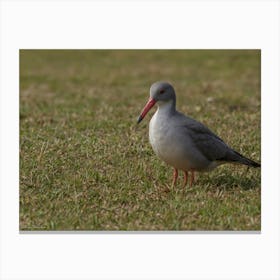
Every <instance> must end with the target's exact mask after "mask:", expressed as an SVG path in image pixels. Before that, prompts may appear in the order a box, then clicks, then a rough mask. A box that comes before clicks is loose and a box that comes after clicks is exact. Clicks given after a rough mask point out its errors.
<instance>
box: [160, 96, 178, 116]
mask: <svg viewBox="0 0 280 280" xmlns="http://www.w3.org/2000/svg"><path fill="white" fill-rule="evenodd" d="M157 105H158V109H157V111H158V114H164V115H172V114H174V113H175V112H176V100H169V101H158V102H157Z"/></svg>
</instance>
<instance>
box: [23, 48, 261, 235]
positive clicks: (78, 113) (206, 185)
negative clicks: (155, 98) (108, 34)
mask: <svg viewBox="0 0 280 280" xmlns="http://www.w3.org/2000/svg"><path fill="white" fill-rule="evenodd" d="M260 55H261V54H260V51H257V50H247V51H244V50H235V51H234V50H232V51H231V50H229V51H220V50H216V51H208V50H199V51H183V50H182V51H168V50H161V51H156V50H155V51H150V50H145V51H140V50H135V51H131V50H125V51H121V50H118V51H113V50H108V51H107V50H92V51H90V50H86V51H84V50H82V51H74V50H71V51H70V50H69V51H63V50H55V51H50V50H44V51H43V50H41V51H35V50H21V51H20V229H21V230H260V229H261V185H260V182H261V171H260V169H249V170H247V169H246V167H244V166H237V165H224V166H221V167H219V168H217V169H216V170H214V171H212V172H211V173H200V174H198V175H197V181H196V183H195V185H194V186H193V187H192V188H189V187H187V188H185V189H183V188H182V186H181V184H182V174H181V173H180V175H181V177H180V180H179V182H178V185H177V186H176V187H175V188H174V189H172V188H170V183H171V179H172V168H170V167H168V166H166V165H165V164H164V163H163V162H161V161H160V160H159V159H158V158H157V157H156V156H155V154H154V153H153V151H152V149H151V147H150V144H149V141H148V123H149V119H150V118H151V115H152V113H153V112H154V110H152V111H153V112H152V113H149V114H148V115H147V116H146V118H145V119H144V120H143V121H142V123H141V124H140V125H138V126H137V125H136V120H137V117H138V115H139V113H140V111H141V109H142V108H143V106H144V104H145V103H146V101H147V99H148V94H149V87H150V85H151V84H152V83H153V82H155V81H157V80H167V81H170V82H171V83H172V84H173V85H174V87H175V89H176V91H177V107H178V110H180V111H182V112H184V113H186V114H188V115H189V116H191V117H194V118H196V119H197V120H199V121H201V122H203V123H205V124H206V125H207V126H209V127H210V128H211V129H212V130H213V131H214V132H216V133H217V134H218V135H219V136H220V137H221V138H223V139H224V140H225V141H226V142H227V143H228V144H229V145H231V146H232V147H233V148H235V149H236V150H237V151H239V152H241V153H242V154H244V155H246V156H247V157H250V158H252V159H254V160H256V161H260V82H261V81H260Z"/></svg>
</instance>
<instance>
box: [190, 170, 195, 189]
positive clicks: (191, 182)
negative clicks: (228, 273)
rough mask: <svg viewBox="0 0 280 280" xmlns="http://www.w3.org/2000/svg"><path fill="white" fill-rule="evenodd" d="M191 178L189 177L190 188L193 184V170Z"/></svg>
mask: <svg viewBox="0 0 280 280" xmlns="http://www.w3.org/2000/svg"><path fill="white" fill-rule="evenodd" d="M191 173H192V176H191V181H190V187H191V186H192V184H193V182H194V170H193V169H192V170H191Z"/></svg>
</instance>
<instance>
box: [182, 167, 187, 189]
mask: <svg viewBox="0 0 280 280" xmlns="http://www.w3.org/2000/svg"><path fill="white" fill-rule="evenodd" d="M187 183H188V171H184V183H183V187H185V186H186V185H187Z"/></svg>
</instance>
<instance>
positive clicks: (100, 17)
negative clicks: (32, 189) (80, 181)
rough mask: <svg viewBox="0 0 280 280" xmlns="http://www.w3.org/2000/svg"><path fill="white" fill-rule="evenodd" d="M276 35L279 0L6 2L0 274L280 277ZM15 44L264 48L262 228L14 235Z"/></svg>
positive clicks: (21, 276)
mask: <svg viewBox="0 0 280 280" xmlns="http://www.w3.org/2000/svg"><path fill="white" fill-rule="evenodd" d="M279 34H280V30H279V2H278V1H269V0H266V1H210V0H208V1H178V2H177V1H172V2H171V1H142V2H137V1H123V2H121V1H112V2H111V1H103V2H98V1H67V2H66V1H24V0H21V1H13V0H11V1H2V2H1V81H0V82H1V83H0V85H1V100H0V101H1V111H0V113H1V177H0V178H1V268H0V269H1V274H0V275H1V277H2V279H254V280H256V279H279V277H280V272H279V263H280V260H279V238H280V232H279V221H280V217H279V210H280V209H279V197H280V196H279V189H280V184H279V170H280V169H279V155H280V153H279V143H280V141H279V140H280V139H279V127H280V125H279V104H280V102H279V94H280V91H279V89H280V87H279V77H280V73H279V49H280V46H279ZM21 48H72V49H73V48H88V49H96V48H138V49H139V48H140V49H142V48H183V49H185V48H188V49H189V48H195V49H198V48H219V49H220V48H233V49H235V48H257V49H262V232H261V234H245V233H243V234H213V233H212V234H210V233H208V234H20V233H19V231H18V229H19V225H18V219H19V215H18V213H19V207H18V191H19V189H18V188H19V186H18V184H19V178H18V174H19V171H18V170H19V149H18V146H19V114H18V112H19V49H21ZM167 67H168V65H167Z"/></svg>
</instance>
